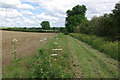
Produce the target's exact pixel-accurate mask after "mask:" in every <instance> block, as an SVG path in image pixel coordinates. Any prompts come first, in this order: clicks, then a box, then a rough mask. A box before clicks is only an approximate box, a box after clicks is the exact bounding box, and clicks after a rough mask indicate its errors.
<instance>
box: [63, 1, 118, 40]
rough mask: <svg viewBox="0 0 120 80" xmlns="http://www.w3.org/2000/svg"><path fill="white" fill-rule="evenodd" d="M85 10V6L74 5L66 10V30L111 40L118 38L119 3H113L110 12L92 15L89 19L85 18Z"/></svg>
mask: <svg viewBox="0 0 120 80" xmlns="http://www.w3.org/2000/svg"><path fill="white" fill-rule="evenodd" d="M86 10H87V9H86V7H85V6H84V7H82V6H75V7H73V9H72V10H68V11H67V12H66V13H67V17H66V24H65V25H66V29H67V31H68V32H70V33H71V32H74V33H84V34H94V35H97V36H101V37H108V38H111V40H112V41H114V40H118V39H119V38H120V36H119V35H120V29H119V26H120V3H117V4H116V5H115V9H113V10H112V13H110V14H104V15H103V16H99V17H95V16H94V17H93V18H92V19H91V20H90V21H88V20H87V19H85V11H86ZM82 11H83V13H82Z"/></svg>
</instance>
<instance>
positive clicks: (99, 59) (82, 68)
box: [67, 36, 118, 78]
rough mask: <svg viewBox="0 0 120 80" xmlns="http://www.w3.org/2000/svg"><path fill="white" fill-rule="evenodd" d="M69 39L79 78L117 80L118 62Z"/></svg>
mask: <svg viewBox="0 0 120 80" xmlns="http://www.w3.org/2000/svg"><path fill="white" fill-rule="evenodd" d="M67 37H68V41H69V45H70V46H69V48H70V49H69V50H70V51H71V53H72V55H73V63H74V64H76V66H75V67H74V69H75V72H76V75H75V77H77V78H82V77H84V78H116V77H118V62H117V61H116V60H114V59H112V58H110V57H108V56H107V55H105V54H104V53H101V52H99V51H97V50H95V49H93V48H91V47H90V46H89V45H87V44H85V43H83V42H81V41H79V40H77V39H75V38H72V37H70V36H67Z"/></svg>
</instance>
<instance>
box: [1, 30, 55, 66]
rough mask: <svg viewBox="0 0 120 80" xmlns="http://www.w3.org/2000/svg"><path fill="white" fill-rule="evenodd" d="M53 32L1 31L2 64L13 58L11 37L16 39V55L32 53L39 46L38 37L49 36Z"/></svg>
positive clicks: (51, 35)
mask: <svg viewBox="0 0 120 80" xmlns="http://www.w3.org/2000/svg"><path fill="white" fill-rule="evenodd" d="M54 35H55V34H54V33H49V34H48V33H30V32H27V33H25V32H14V31H2V58H3V64H9V63H10V60H12V59H13V55H14V54H13V53H14V49H13V47H14V46H13V39H16V40H17V43H16V50H17V53H18V57H22V56H26V55H27V56H28V55H31V54H33V52H34V51H35V50H37V49H38V48H39V46H40V45H41V44H40V39H43V38H51V37H53V36H54Z"/></svg>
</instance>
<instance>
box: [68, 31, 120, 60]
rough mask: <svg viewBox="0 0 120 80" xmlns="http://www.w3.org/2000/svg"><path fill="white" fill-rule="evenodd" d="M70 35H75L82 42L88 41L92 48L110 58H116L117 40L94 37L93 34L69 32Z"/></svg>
mask: <svg viewBox="0 0 120 80" xmlns="http://www.w3.org/2000/svg"><path fill="white" fill-rule="evenodd" d="M70 36H72V37H75V38H77V39H79V40H81V41H83V42H86V43H88V44H89V45H91V46H92V47H93V48H95V49H97V50H99V51H101V52H104V53H105V54H107V55H109V56H110V57H111V58H114V59H118V41H114V42H108V41H105V40H104V39H103V38H100V37H96V36H94V35H86V34H78V33H70Z"/></svg>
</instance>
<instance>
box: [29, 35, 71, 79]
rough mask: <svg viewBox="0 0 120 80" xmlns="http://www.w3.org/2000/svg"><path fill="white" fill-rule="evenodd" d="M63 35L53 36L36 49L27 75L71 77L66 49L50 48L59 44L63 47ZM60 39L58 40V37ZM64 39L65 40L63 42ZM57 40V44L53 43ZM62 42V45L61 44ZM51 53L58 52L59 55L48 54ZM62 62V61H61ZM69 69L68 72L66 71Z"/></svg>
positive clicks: (48, 77)
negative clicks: (56, 49) (45, 44)
mask: <svg viewBox="0 0 120 80" xmlns="http://www.w3.org/2000/svg"><path fill="white" fill-rule="evenodd" d="M63 37H64V36H63V35H60V36H59V37H56V38H54V39H53V40H51V41H50V42H49V44H47V46H44V47H43V48H41V49H39V50H38V54H37V55H36V56H35V58H34V59H33V60H32V62H31V66H30V71H29V74H30V75H29V76H30V77H32V78H47V79H50V78H71V77H72V74H71V72H70V70H69V67H70V64H69V57H68V56H69V54H68V52H67V50H63V51H53V50H52V49H55V48H58V44H59V46H61V47H62V48H63V49H65V47H66V46H67V45H66V41H65V37H64V38H63ZM57 38H58V39H61V40H62V42H61V41H59V40H58V39H57ZM64 41H65V42H64ZM54 42H57V43H58V44H57V45H56V44H54ZM63 43H64V45H63ZM51 54H58V55H59V56H50V55H51ZM63 62H64V63H63ZM68 71H69V72H68Z"/></svg>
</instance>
